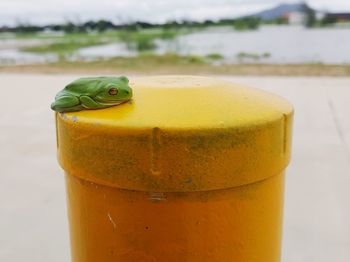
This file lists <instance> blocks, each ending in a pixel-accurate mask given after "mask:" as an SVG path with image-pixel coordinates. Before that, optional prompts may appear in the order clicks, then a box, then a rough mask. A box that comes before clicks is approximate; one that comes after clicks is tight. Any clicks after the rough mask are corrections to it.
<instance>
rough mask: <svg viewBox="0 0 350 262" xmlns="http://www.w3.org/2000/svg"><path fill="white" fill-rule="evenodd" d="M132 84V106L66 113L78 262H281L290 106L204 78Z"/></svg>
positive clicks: (61, 126) (62, 124)
mask: <svg viewBox="0 0 350 262" xmlns="http://www.w3.org/2000/svg"><path fill="white" fill-rule="evenodd" d="M130 85H131V87H132V88H133V90H134V101H133V103H130V104H129V103H127V104H123V105H119V106H117V107H111V108H107V109H103V110H91V111H80V112H74V114H73V113H67V114H58V115H57V137H58V145H59V146H58V158H59V162H60V164H61V166H62V167H63V169H64V170H65V172H66V184H67V195H68V212H69V224H70V230H71V245H72V261H73V262H95V261H98V262H111V261H170V262H171V261H194V262H195V261H200V262H204V261H208V262H209V261H211V262H212V261H220V262H222V261H252V262H266V261H269V262H277V261H279V260H280V245H281V228H282V213H283V212H282V211H283V185H284V169H285V168H286V166H287V164H288V162H289V158H290V146H291V133H292V132H291V126H292V114H293V110H292V107H291V106H290V104H289V103H288V102H286V101H285V100H283V99H281V98H279V97H277V96H275V95H271V94H269V93H265V92H262V91H259V90H256V89H252V88H246V87H241V86H239V85H235V84H232V83H230V82H226V81H221V80H217V79H213V78H206V77H191V76H164V77H144V78H135V79H131V82H130ZM73 116H74V118H73ZM77 119H78V121H77Z"/></svg>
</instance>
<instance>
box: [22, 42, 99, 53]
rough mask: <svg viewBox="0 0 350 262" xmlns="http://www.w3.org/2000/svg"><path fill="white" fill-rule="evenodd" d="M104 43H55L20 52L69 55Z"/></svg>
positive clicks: (28, 48)
mask: <svg viewBox="0 0 350 262" xmlns="http://www.w3.org/2000/svg"><path fill="white" fill-rule="evenodd" d="M104 43H105V42H104V41H101V40H96V39H87V40H85V41H77V40H68V41H64V42H55V43H51V44H46V45H39V46H33V47H25V48H22V49H21V51H25V52H32V53H56V54H71V53H74V52H75V51H77V50H78V49H80V48H83V47H89V46H95V45H102V44H104Z"/></svg>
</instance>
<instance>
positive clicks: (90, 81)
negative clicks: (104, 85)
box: [60, 77, 103, 95]
mask: <svg viewBox="0 0 350 262" xmlns="http://www.w3.org/2000/svg"><path fill="white" fill-rule="evenodd" d="M102 78H103V77H84V78H80V79H78V80H75V81H73V82H72V83H70V84H68V85H67V86H66V87H65V88H64V89H63V90H62V91H61V92H62V94H65V95H68V94H71V95H89V94H91V91H92V90H93V89H94V88H97V86H98V84H99V83H100V82H101V81H103V79H102ZM61 92H60V93H61Z"/></svg>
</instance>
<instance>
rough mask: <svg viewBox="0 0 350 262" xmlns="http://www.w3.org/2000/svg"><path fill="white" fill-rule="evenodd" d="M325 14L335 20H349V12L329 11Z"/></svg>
mask: <svg viewBox="0 0 350 262" xmlns="http://www.w3.org/2000/svg"><path fill="white" fill-rule="evenodd" d="M327 16H328V17H331V18H333V19H334V20H336V21H337V22H348V21H350V13H329V14H328V15H327Z"/></svg>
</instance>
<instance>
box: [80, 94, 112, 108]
mask: <svg viewBox="0 0 350 262" xmlns="http://www.w3.org/2000/svg"><path fill="white" fill-rule="evenodd" d="M79 100H80V102H81V105H82V106H83V107H85V108H86V109H98V108H105V107H106V106H105V105H101V104H99V103H97V102H96V101H94V100H93V99H92V98H91V97H89V96H80V97H79Z"/></svg>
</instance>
